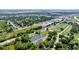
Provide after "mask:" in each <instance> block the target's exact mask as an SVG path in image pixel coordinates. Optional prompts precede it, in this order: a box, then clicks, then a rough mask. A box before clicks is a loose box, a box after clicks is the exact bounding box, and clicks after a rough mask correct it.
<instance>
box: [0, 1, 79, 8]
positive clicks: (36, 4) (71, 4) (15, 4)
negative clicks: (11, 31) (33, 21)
mask: <svg viewBox="0 0 79 59" xmlns="http://www.w3.org/2000/svg"><path fill="white" fill-rule="evenodd" d="M0 9H79V0H0Z"/></svg>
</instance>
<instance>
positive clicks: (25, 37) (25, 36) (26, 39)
mask: <svg viewBox="0 0 79 59" xmlns="http://www.w3.org/2000/svg"><path fill="white" fill-rule="evenodd" d="M29 39H30V38H29V35H22V36H21V41H22V42H29V41H30V40H29Z"/></svg>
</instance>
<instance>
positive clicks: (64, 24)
mask: <svg viewBox="0 0 79 59" xmlns="http://www.w3.org/2000/svg"><path fill="white" fill-rule="evenodd" d="M67 26H68V24H67V23H59V24H57V25H56V26H54V27H53V28H52V30H53V31H57V32H61V28H63V29H64V28H66V27H67Z"/></svg>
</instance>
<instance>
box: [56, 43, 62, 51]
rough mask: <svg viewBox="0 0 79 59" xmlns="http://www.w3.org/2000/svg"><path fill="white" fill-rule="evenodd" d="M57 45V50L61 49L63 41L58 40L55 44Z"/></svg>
mask: <svg viewBox="0 0 79 59" xmlns="http://www.w3.org/2000/svg"><path fill="white" fill-rule="evenodd" d="M55 46H56V47H55V49H56V50H60V49H61V48H62V43H60V42H58V43H56V44H55Z"/></svg>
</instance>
